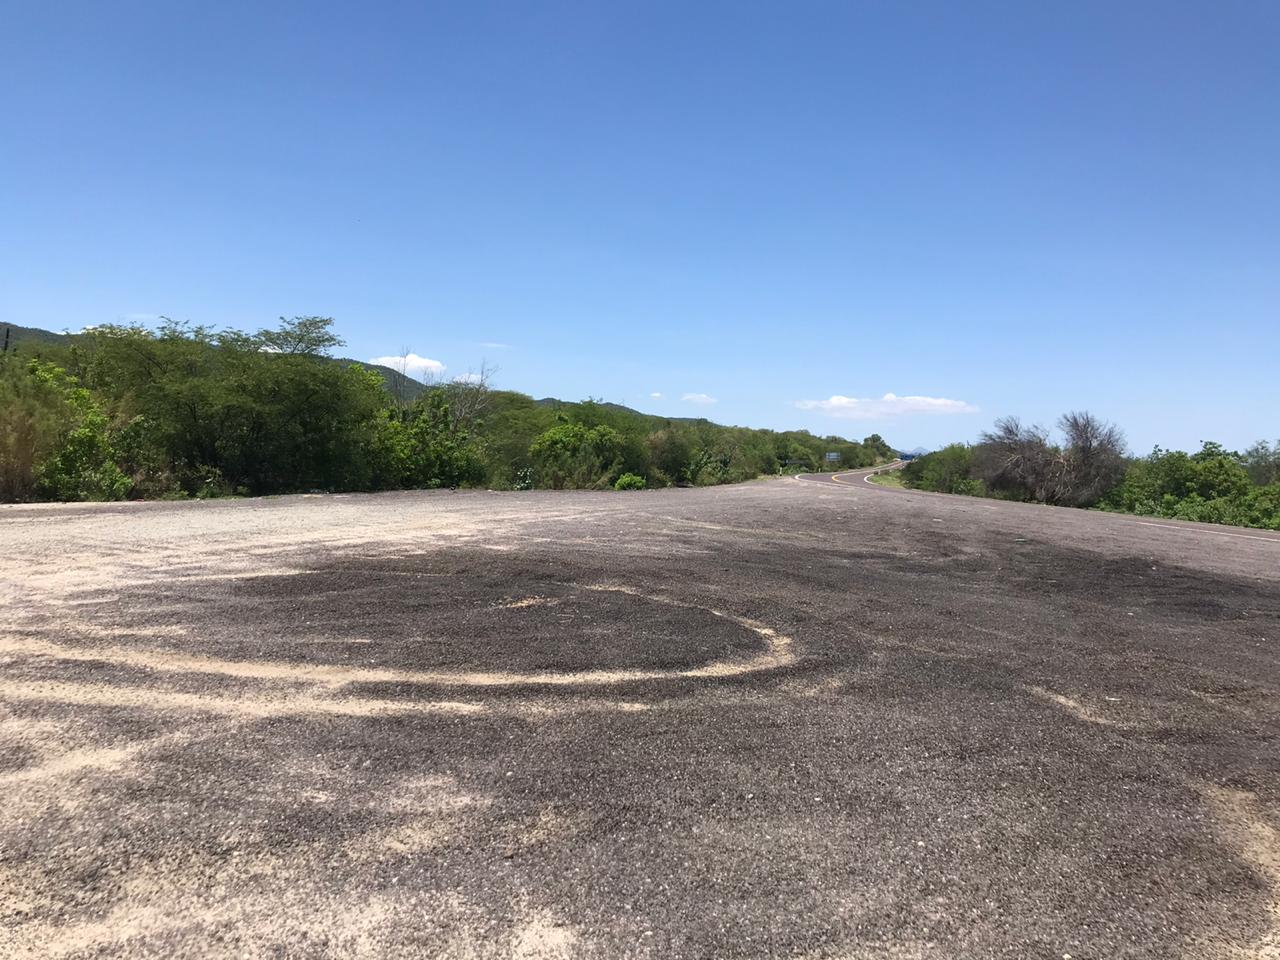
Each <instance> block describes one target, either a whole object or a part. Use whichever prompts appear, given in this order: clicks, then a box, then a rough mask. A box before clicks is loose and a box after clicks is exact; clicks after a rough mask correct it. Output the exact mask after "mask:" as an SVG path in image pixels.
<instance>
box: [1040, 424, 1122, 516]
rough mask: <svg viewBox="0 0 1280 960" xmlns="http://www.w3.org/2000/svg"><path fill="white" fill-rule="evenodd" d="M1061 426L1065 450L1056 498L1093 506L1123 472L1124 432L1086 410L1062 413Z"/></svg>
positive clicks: (1062, 501) (1058, 501) (1066, 503)
mask: <svg viewBox="0 0 1280 960" xmlns="http://www.w3.org/2000/svg"><path fill="white" fill-rule="evenodd" d="M1058 427H1059V428H1060V429H1061V430H1062V433H1063V435H1064V439H1065V444H1064V446H1065V450H1064V452H1063V456H1062V457H1061V463H1062V468H1061V472H1060V475H1059V477H1058V478H1057V481H1056V483H1057V489H1056V491H1055V495H1056V500H1055V502H1057V503H1062V504H1065V505H1067V506H1072V507H1091V506H1093V505H1094V504H1095V503H1097V502H1098V501H1099V500H1101V499H1102V497H1103V496H1104V495H1105V494H1106V493H1107V492H1108V491H1110V490H1111V489H1112V488H1113V487H1114V486H1115V485H1116V484H1117V483H1119V482H1120V478H1121V477H1122V476H1124V465H1125V453H1124V434H1123V433H1121V432H1120V428H1119V427H1117V426H1115V425H1114V424H1110V423H1105V422H1103V421H1102V420H1099V419H1098V418H1097V417H1095V416H1093V414H1091V413H1087V412H1084V411H1080V412H1072V413H1067V414H1063V416H1062V418H1061V419H1060V420H1059V421H1058Z"/></svg>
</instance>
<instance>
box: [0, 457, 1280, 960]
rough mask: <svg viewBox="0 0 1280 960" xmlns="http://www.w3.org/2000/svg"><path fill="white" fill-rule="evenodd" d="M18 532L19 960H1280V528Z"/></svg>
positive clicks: (182, 509) (356, 517)
mask: <svg viewBox="0 0 1280 960" xmlns="http://www.w3.org/2000/svg"><path fill="white" fill-rule="evenodd" d="M841 480H842V482H840V483H835V482H832V481H830V480H828V479H821V480H819V479H810V480H794V479H777V480H768V481H760V482H756V483H750V484H742V485H738V486H733V487H721V488H712V489H701V490H666V491H658V492H644V493H634V494H615V493H554V492H532V493H488V492H482V491H471V492H458V493H451V492H447V491H437V492H427V493H400V494H383V495H372V496H314V497H313V496H305V497H283V498H276V499H262V500H249V501H221V502H207V503H184V504H127V505H94V506H71V505H53V506H18V507H12V506H11V507H3V508H0V546H2V547H3V549H2V550H0V606H2V608H3V618H2V619H0V666H2V668H3V669H2V670H0V797H2V798H3V800H4V807H5V814H6V815H5V816H4V818H3V819H0V956H2V957H5V958H8V957H28V956H33V957H34V956H38V957H46V956H47V957H88V956H111V957H130V958H132V957H147V956H154V957H176V956H181V957H201V956H216V957H221V956H236V957H246V956H247V957H276V956H279V957H291V958H292V957H359V956H368V957H383V956H396V957H416V956H423V957H521V958H564V957H604V958H616V957H653V958H678V957H705V958H712V957H715V958H721V957H743V958H765V957H805V958H861V957H868V958H869V957H877V958H880V957H895V958H935V957H936V958H944V957H963V958H970V957H1009V958H1014V957H1017V958H1023V957H1047V958H1055V960H1060V958H1064V957H1067V956H1068V955H1069V956H1070V957H1072V958H1084V957H1098V958H1116V957H1152V958H1156V957H1159V958H1168V957H1194V958H1201V957H1211V958H1216V957H1222V958H1233V957H1235V958H1243V957H1258V958H1263V957H1270V958H1275V957H1280V741H1278V739H1277V737H1278V736H1280V706H1278V704H1280V701H1278V700H1277V693H1278V692H1280V668H1278V658H1277V649H1278V646H1280V535H1278V534H1268V533H1265V532H1261V531H1246V530H1235V529H1231V528H1217V527H1205V526H1199V525H1193V524H1179V523H1171V522H1164V521H1154V522H1152V521H1143V520H1139V519H1136V518H1131V517H1118V516H1110V515H1105V514H1096V513H1088V512H1083V511H1071V510H1055V509H1051V508H1044V507H1037V506H1031V505H1025V504H1008V503H998V502H993V501H985V500H973V499H968V498H961V497H943V496H932V495H927V494H918V493H913V492H909V491H903V490H894V489H889V488H883V487H876V486H872V485H868V484H866V483H864V482H863V481H862V477H861V476H860V475H846V476H844V477H842V478H841Z"/></svg>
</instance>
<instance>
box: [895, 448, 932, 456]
mask: <svg viewBox="0 0 1280 960" xmlns="http://www.w3.org/2000/svg"><path fill="white" fill-rule="evenodd" d="M926 453H933V451H932V450H929V449H928V448H926V447H916V448H915V449H914V450H899V451H898V455H899V456H903V457H923V456H924V455H925V454H926Z"/></svg>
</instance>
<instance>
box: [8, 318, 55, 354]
mask: <svg viewBox="0 0 1280 960" xmlns="http://www.w3.org/2000/svg"><path fill="white" fill-rule="evenodd" d="M70 340H71V337H70V335H69V334H65V333H54V332H53V331H52V330H41V329H40V328H39V327H20V326H18V325H17V324H16V323H6V324H3V325H0V349H3V348H4V347H5V345H6V344H7V345H8V348H9V349H10V350H12V349H13V348H14V346H16V345H17V344H19V343H68V342H70Z"/></svg>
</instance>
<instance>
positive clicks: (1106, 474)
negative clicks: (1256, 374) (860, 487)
mask: <svg viewBox="0 0 1280 960" xmlns="http://www.w3.org/2000/svg"><path fill="white" fill-rule="evenodd" d="M1061 424H1062V426H1063V432H1064V434H1065V437H1066V442H1065V443H1063V444H1062V445H1060V446H1059V445H1055V444H1053V443H1051V442H1050V440H1049V437H1048V434H1047V432H1046V431H1044V430H1043V429H1041V428H1039V427H1024V426H1022V425H1021V424H1020V423H1019V422H1018V421H1017V420H1015V419H1012V418H1007V419H1004V420H999V421H997V422H996V426H995V429H994V430H993V431H991V432H990V433H986V434H983V438H982V442H980V443H979V444H977V445H976V446H973V447H970V446H966V445H964V444H958V443H957V444H952V445H951V446H949V447H945V448H943V449H942V450H939V451H937V452H935V453H930V454H926V455H924V456H922V457H917V458H916V459H914V460H912V461H911V462H910V463H908V464H907V465H906V466H905V467H903V469H902V479H903V483H904V484H906V486H908V487H913V488H915V489H917V490H935V491H939V492H942V493H966V494H972V495H975V496H982V495H986V496H995V497H1011V498H1013V499H1018V500H1033V501H1038V502H1040V503H1058V504H1063V505H1068V506H1097V507H1098V508H1100V509H1103V510H1113V511H1119V512H1123V513H1136V514H1141V515H1144V516H1152V517H1170V518H1174V519H1179V520H1197V521H1201V522H1204V523H1225V524H1233V525H1236V526H1246V527H1263V528H1266V529H1271V530H1280V444H1277V445H1276V446H1274V447H1273V446H1272V445H1270V444H1268V443H1265V442H1261V443H1257V444H1255V445H1254V446H1252V447H1250V448H1249V450H1248V451H1247V452H1246V453H1245V455H1244V456H1241V455H1239V454H1237V453H1233V452H1231V451H1229V450H1225V449H1224V448H1223V447H1222V446H1221V445H1220V444H1217V443H1205V444H1204V445H1203V446H1202V448H1201V449H1200V451H1199V452H1197V453H1193V454H1188V453H1183V452H1181V451H1178V450H1161V449H1160V448H1159V447H1157V448H1156V449H1155V450H1154V451H1153V452H1152V453H1151V455H1150V456H1147V457H1139V458H1136V459H1126V458H1125V457H1124V455H1123V452H1122V449H1121V443H1122V441H1121V439H1120V433H1119V431H1118V430H1116V429H1115V428H1114V427H1112V426H1110V425H1107V424H1103V423H1101V422H1100V421H1097V420H1095V419H1094V418H1093V417H1090V416H1089V415H1088V414H1069V415H1068V416H1067V417H1064V418H1063V419H1062V421H1061Z"/></svg>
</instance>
